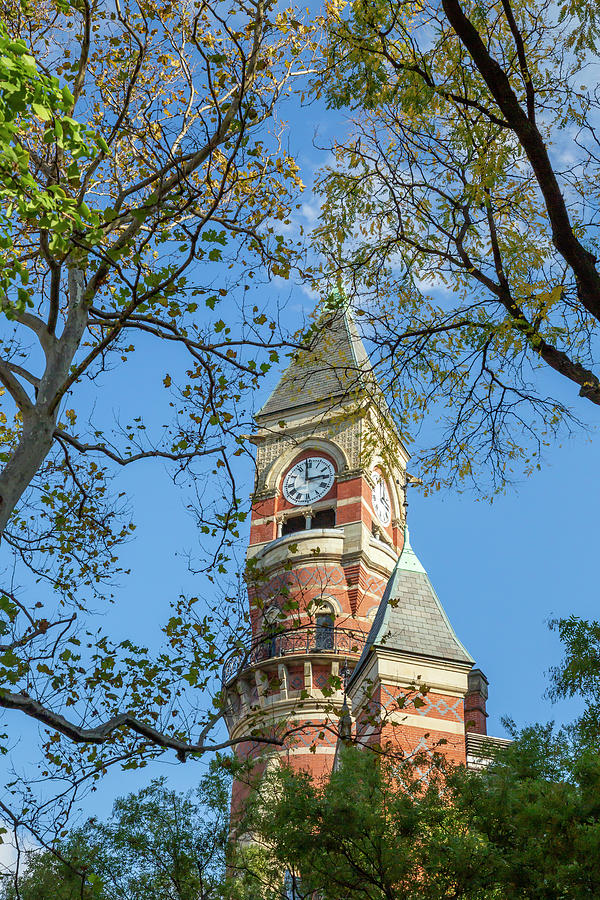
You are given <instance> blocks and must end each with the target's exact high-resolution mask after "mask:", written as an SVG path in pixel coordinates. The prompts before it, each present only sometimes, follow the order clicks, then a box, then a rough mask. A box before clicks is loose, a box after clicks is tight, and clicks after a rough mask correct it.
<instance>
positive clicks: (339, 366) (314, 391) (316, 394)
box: [256, 292, 374, 425]
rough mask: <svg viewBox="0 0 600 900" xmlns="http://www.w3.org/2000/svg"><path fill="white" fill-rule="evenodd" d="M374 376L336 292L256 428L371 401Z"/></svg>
mask: <svg viewBox="0 0 600 900" xmlns="http://www.w3.org/2000/svg"><path fill="white" fill-rule="evenodd" d="M373 384H374V375H373V370H372V368H371V363H370V361H369V357H368V355H367V351H366V350H365V347H364V344H363V342H362V340H361V337H360V334H359V332H358V328H357V327H356V322H355V320H354V315H353V313H352V309H351V306H350V303H349V302H348V301H347V300H346V298H345V297H343V296H342V295H340V293H339V292H336V294H335V295H333V294H330V301H329V303H328V304H327V305H326V306H325V308H324V310H323V311H322V313H321V314H320V315H319V317H318V318H317V320H316V322H315V323H314V325H313V326H312V327H311V328H310V329H309V331H308V333H307V335H306V343H305V346H304V347H302V348H301V349H299V350H298V351H297V352H296V353H295V355H294V357H293V358H292V361H291V363H290V365H289V366H288V368H287V369H286V370H285V372H284V373H283V375H282V377H281V379H280V381H279V384H278V385H277V386H276V388H275V389H274V391H273V392H272V393H271V396H270V397H269V398H268V399H267V401H266V403H265V404H264V406H263V407H262V408H261V409H260V410H259V412H258V413H257V415H256V421H257V423H258V424H261V425H262V424H267V423H268V421H269V420H270V419H271V418H274V417H278V418H281V417H282V416H283V415H284V414H285V413H287V412H292V411H296V410H298V411H300V410H301V409H302V408H303V407H308V406H313V407H319V406H327V405H328V406H333V405H336V403H339V402H343V401H344V399H346V398H353V397H354V398H357V397H365V396H367V394H368V392H369V390H372V387H373Z"/></svg>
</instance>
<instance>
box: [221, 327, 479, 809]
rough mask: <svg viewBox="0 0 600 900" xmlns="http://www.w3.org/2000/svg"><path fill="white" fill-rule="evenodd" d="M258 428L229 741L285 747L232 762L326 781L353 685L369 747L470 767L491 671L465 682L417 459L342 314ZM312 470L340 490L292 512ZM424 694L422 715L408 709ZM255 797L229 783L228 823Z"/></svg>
mask: <svg viewBox="0 0 600 900" xmlns="http://www.w3.org/2000/svg"><path fill="white" fill-rule="evenodd" d="M256 423H257V429H256V431H255V433H254V435H253V436H252V441H253V443H254V444H255V446H256V481H255V491H254V495H253V504H252V520H251V529H250V541H249V547H248V563H249V568H248V592H249V602H250V620H251V627H252V635H251V640H250V643H249V646H248V648H247V650H246V652H245V653H241V654H239V655H238V657H237V658H236V659H234V660H231V661H230V664H229V665H228V666H226V674H225V677H224V682H225V690H226V695H227V698H228V712H227V721H228V727H229V732H230V736H231V737H232V738H238V737H241V736H246V735H252V734H255V735H256V734H262V735H281V734H283V733H286V734H287V735H288V736H287V737H286V740H285V745H284V747H283V748H277V749H275V750H273V749H270V750H269V751H268V752H267V754H266V757H265V746H264V744H260V743H258V742H252V741H246V742H244V743H242V744H239V745H238V748H237V753H238V755H239V756H240V757H241V758H252V759H258V758H259V757H260V758H261V760H262V761H261V762H260V763H257V766H258V768H257V770H256V771H260V767H261V766H264V765H265V764H267V763H266V762H265V759H266V758H268V760H269V761H268V764H273V762H274V761H275V763H276V762H277V760H285V761H286V762H288V763H289V764H291V765H293V766H297V767H301V768H304V769H308V770H309V771H310V772H312V773H313V774H314V775H315V776H321V775H326V774H327V773H329V772H330V771H331V767H332V765H333V761H334V756H335V751H336V745H337V733H338V720H339V714H340V710H341V708H342V704H343V701H344V690H343V688H344V684H347V686H348V698H349V700H350V701H351V705H352V715H353V721H354V725H353V728H354V732H355V736H356V737H357V739H359V740H360V741H361V742H364V743H365V744H368V743H373V742H380V743H381V742H383V743H386V742H389V741H395V742H396V744H397V745H398V747H401V748H402V749H403V752H404V751H406V752H407V753H411V752H412V750H413V749H414V748H421V749H429V748H433V747H435V746H440V747H443V748H444V749H443V751H442V752H444V754H445V755H446V756H447V757H448V758H450V759H452V761H455V762H457V763H464V762H465V760H466V749H465V708H466V709H467V711H468V716H469V718H468V721H469V723H470V724H469V727H470V728H472V729H473V730H475V731H478V730H479V731H481V730H483V731H485V697H486V696H487V682H485V678H484V676H483V675H482V674H481V673H479V675H480V677H479V678H473V677H471V681H469V673H470V672H471V669H472V667H473V660H472V658H471V657H470V655H469V654H468V653H467V651H466V650H465V648H464V647H463V646H462V644H460V642H459V640H458V638H457V637H456V635H455V634H454V631H453V630H452V628H451V626H450V623H449V622H448V619H447V617H446V614H445V613H444V610H443V608H442V606H441V604H440V602H439V600H438V599H437V596H436V595H435V592H434V591H433V588H432V586H431V584H430V582H429V579H428V577H427V575H426V573H425V570H424V569H423V567H422V566H421V564H420V563H419V561H418V560H417V558H416V556H415V555H414V552H413V551H412V549H411V548H410V545H409V544H408V543H407V545H406V546H405V539H406V527H405V526H406V523H405V520H404V491H405V485H406V483H407V474H406V464H407V462H408V454H407V452H406V449H405V447H404V445H403V444H402V441H401V439H400V437H399V435H398V433H397V431H396V429H395V427H394V425H393V422H392V419H391V416H390V414H389V411H388V409H387V406H386V404H385V401H384V400H383V397H382V395H381V392H380V390H379V388H378V386H377V383H376V382H375V379H374V376H373V373H372V370H371V368H370V365H369V362H368V358H367V356H366V353H365V350H364V347H363V345H362V343H361V341H360V338H359V336H358V334H357V331H356V327H355V325H354V322H353V320H352V317H351V315H350V313H349V311H348V310H346V311H343V312H338V313H337V314H335V315H333V316H332V318H331V322H330V327H329V329H327V330H325V331H322V332H321V334H320V337H319V340H318V343H317V346H316V347H313V348H311V351H310V352H305V353H303V354H300V355H299V356H298V357H297V358H296V359H295V360H294V361H293V362H292V364H291V366H290V367H289V368H288V370H287V371H286V372H285V373H284V375H283V377H282V379H281V381H280V383H279V385H278V387H277V388H276V389H275V391H274V392H273V394H272V395H271V397H270V398H269V399H268V400H267V402H266V404H265V405H264V407H263V408H262V410H261V411H260V412H259V413H258V415H257V416H256ZM309 460H313V461H315V460H325V461H326V462H327V465H328V466H329V468H330V470H331V468H332V469H333V473H334V477H333V483H332V484H331V487H330V488H329V489H328V490H327V493H326V494H324V495H322V496H321V495H319V496H318V497H317V499H314V500H313V501H312V502H307V503H306V504H305V505H302V502H298V499H296V502H291V501H290V499H287V498H286V496H285V494H284V491H283V483H284V481H285V478H286V475H287V474H288V472H290V470H292V468H293V467H297V464H298V463H301V462H302V461H305V462H306V465H307V469H306V471H307V473H308V465H309V463H308V461H309ZM300 470H301V467H300ZM306 477H307V482H306V483H308V474H307V476H306ZM378 490H379V493H380V494H382V495H383V498H384V499H383V503H384V509H383V513H385V514H383V513H382V510H381V508H379V511H378V509H377V491H378ZM302 496H304V495H302V494H301V495H300V498H302ZM424 684H426V685H427V692H426V693H424V695H423V696H422V698H421V701H420V702H418V703H416V704H415V703H414V702H412V701H411V702H408V701H407V700H403V698H405V697H408V698H409V701H410V698H412V697H414V696H415V691H416V690H417V688H418V686H419V685H424ZM377 710H378V711H379V714H380V715H379V718H378V716H377ZM440 741H442V743H440ZM246 790H247V788H246V786H245V785H244V784H241V783H238V784H236V785H235V787H234V796H233V809H234V813H235V809H236V808H239V806H240V804H242V803H243V799H244V796H245V792H246Z"/></svg>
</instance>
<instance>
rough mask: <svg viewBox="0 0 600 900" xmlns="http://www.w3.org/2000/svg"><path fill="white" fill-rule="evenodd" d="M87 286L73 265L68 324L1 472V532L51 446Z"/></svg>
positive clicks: (48, 358)
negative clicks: (15, 444) (17, 441)
mask: <svg viewBox="0 0 600 900" xmlns="http://www.w3.org/2000/svg"><path fill="white" fill-rule="evenodd" d="M85 287H86V285H85V275H84V272H83V271H82V270H81V269H78V268H75V267H73V268H72V269H70V270H69V277H68V289H69V311H68V314H67V319H66V322H65V327H64V329H63V332H62V334H61V336H60V338H58V339H57V340H56V341H55V343H54V344H53V345H52V346H50V347H49V348H48V349H47V351H46V368H45V371H44V374H43V376H42V378H41V379H40V383H39V386H38V390H37V394H36V398H35V403H34V405H33V406H32V407H31V409H28V410H26V411H24V412H23V428H22V430H21V435H20V438H19V443H18V444H17V447H16V449H15V451H14V453H13V454H12V455H11V457H10V458H9V460H8V462H7V463H6V465H5V466H4V468H3V469H2V472H1V473H0V536H1V535H2V534H3V533H4V529H5V528H6V525H7V523H8V521H9V519H10V517H11V515H12V512H13V510H14V509H15V507H16V506H17V504H18V502H19V500H20V499H21V497H22V496H23V493H24V492H25V490H26V489H27V487H28V485H29V484H30V483H31V481H32V479H33V478H34V477H35V474H36V472H37V471H38V470H39V468H40V466H41V465H42V463H43V462H44V460H45V458H46V456H47V455H48V453H49V452H50V448H51V447H52V442H53V435H54V431H55V429H56V422H57V418H58V411H59V408H60V400H61V399H62V392H63V390H64V384H65V381H66V379H67V377H68V375H69V372H70V370H71V367H72V365H73V360H74V358H75V355H76V353H77V351H78V349H79V347H80V344H81V339H82V337H83V333H84V331H85V328H86V325H87V317H88V314H87V306H88V303H87V302H86V301H84V296H85ZM49 337H50V335H49Z"/></svg>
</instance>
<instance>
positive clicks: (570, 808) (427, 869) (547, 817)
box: [248, 726, 600, 900]
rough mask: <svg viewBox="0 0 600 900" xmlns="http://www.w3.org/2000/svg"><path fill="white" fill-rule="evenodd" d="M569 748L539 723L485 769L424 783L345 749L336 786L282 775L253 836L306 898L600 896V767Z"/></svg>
mask: <svg viewBox="0 0 600 900" xmlns="http://www.w3.org/2000/svg"><path fill="white" fill-rule="evenodd" d="M571 749H572V748H569V747H568V746H567V745H566V743H565V740H564V737H562V738H561V736H560V735H557V734H555V733H553V731H552V729H551V728H543V727H537V726H536V727H535V728H531V729H527V730H526V731H525V732H523V733H522V734H521V735H519V737H518V739H517V740H516V741H515V743H514V744H513V746H512V747H511V748H510V749H508V750H507V751H505V752H504V753H502V755H500V756H499V757H498V759H497V760H496V761H495V762H494V763H493V764H492V765H491V767H490V768H489V770H488V771H487V772H484V773H481V774H480V773H476V772H472V771H466V770H465V769H464V768H456V769H454V770H450V771H448V772H447V773H446V774H445V777H444V779H443V781H441V780H439V779H437V780H430V781H429V782H428V783H426V784H424V783H423V782H420V781H417V780H411V775H410V772H407V771H404V772H403V773H401V774H402V777H401V778H399V774H400V773H399V771H398V768H397V767H396V766H394V765H391V764H390V763H389V761H386V760H385V759H380V758H378V757H376V756H375V755H374V754H370V753H368V752H364V751H358V750H356V749H353V748H346V750H345V753H344V755H343V760H342V764H341V767H340V768H339V769H338V771H336V772H334V774H333V775H332V777H331V780H330V781H328V782H326V783H322V784H318V783H315V782H314V781H312V780H311V778H310V777H309V776H308V775H307V774H306V773H302V772H300V773H298V772H293V771H291V770H290V769H287V768H285V769H283V770H281V772H280V773H279V774H278V775H277V776H275V778H274V784H272V785H271V789H270V791H269V797H268V802H263V803H262V804H261V805H257V807H256V808H255V809H254V811H253V814H252V815H251V818H250V820H249V822H248V828H249V829H251V830H252V831H253V832H254V833H255V835H257V836H259V838H260V840H261V841H262V842H263V844H264V847H265V852H266V853H270V854H272V857H273V858H274V859H275V860H276V861H277V864H278V865H279V867H280V871H283V870H285V869H286V868H287V869H289V870H291V871H295V872H296V873H297V875H298V876H301V884H302V891H301V893H302V895H303V896H307V897H310V896H312V892H313V891H317V895H318V896H319V897H322V898H323V900H352V898H354V897H356V898H359V897H369V898H370V900H377V898H381V900H384V898H385V900H412V898H415V900H416V898H425V900H427V898H430V900H441V898H449V897H453V898H465V900H466V898H468V900H495V898H498V897H502V898H503V900H511V898H514V900H517V898H519V900H524V898H529V900H531V898H540V900H541V898H544V900H546V898H548V900H549V898H557V897H561V898H565V900H568V898H577V900H579V898H581V900H583V898H584V897H590V896H596V895H597V893H598V891H599V889H600V864H599V862H598V860H599V859H600V857H599V854H598V850H599V849H600V804H599V802H598V797H599V793H598V789H599V787H600V766H599V763H598V758H597V754H595V753H593V752H589V751H585V750H584V751H582V752H581V753H580V754H576V755H575V756H574V757H573V755H572V753H571ZM258 883H260V881H258ZM264 896H269V894H268V891H267V893H265V894H264Z"/></svg>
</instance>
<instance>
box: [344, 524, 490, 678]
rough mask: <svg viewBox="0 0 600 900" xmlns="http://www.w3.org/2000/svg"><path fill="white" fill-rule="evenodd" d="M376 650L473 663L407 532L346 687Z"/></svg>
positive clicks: (406, 531) (406, 530)
mask: <svg viewBox="0 0 600 900" xmlns="http://www.w3.org/2000/svg"><path fill="white" fill-rule="evenodd" d="M376 647H381V648H383V649H385V650H395V651H397V652H399V653H406V654H408V655H411V656H412V655H416V656H428V657H432V658H435V659H442V660H447V661H449V662H459V663H468V664H471V665H472V664H473V663H474V660H473V659H472V658H471V656H470V654H469V653H468V652H467V650H466V649H465V648H464V647H463V645H462V644H461V642H460V641H459V639H458V638H457V636H456V634H455V633H454V629H453V628H452V625H451V624H450V621H449V619H448V616H447V615H446V613H445V611H444V608H443V606H442V604H441V603H440V601H439V599H438V596H437V594H436V592H435V591H434V589H433V585H432V584H431V582H430V580H429V576H428V575H427V572H426V571H425V569H424V568H423V566H422V564H421V562H420V560H419V559H418V557H417V555H416V554H415V552H414V550H413V549H412V547H411V545H410V540H409V535H408V528H406V529H405V533H404V547H403V549H402V553H401V554H400V557H399V559H398V562H397V563H396V566H395V568H394V571H393V572H392V574H391V576H390V580H389V581H388V583H387V587H386V589H385V593H384V595H383V597H382V599H381V603H380V604H379V609H378V610H377V614H376V616H375V619H374V621H373V625H372V626H371V630H370V631H369V635H368V637H367V641H366V644H365V647H364V649H363V652H362V654H361V657H360V659H359V661H358V664H357V666H356V668H355V669H354V672H353V673H352V677H351V678H350V682H349V683H350V684H352V682H354V681H355V680H356V677H357V675H358V673H359V671H360V670H361V669H362V668H363V667H364V666H365V664H366V662H367V659H368V657H369V655H370V653H371V651H372V650H373V649H374V648H376Z"/></svg>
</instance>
